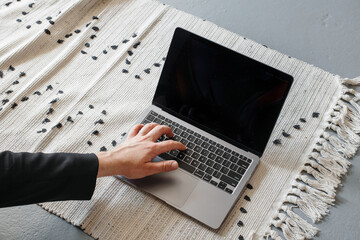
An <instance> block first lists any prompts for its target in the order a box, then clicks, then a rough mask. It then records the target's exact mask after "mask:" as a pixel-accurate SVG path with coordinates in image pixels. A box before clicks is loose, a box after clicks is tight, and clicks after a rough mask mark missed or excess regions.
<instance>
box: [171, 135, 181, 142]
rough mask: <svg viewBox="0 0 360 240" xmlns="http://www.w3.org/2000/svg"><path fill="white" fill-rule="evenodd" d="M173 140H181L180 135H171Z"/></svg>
mask: <svg viewBox="0 0 360 240" xmlns="http://www.w3.org/2000/svg"><path fill="white" fill-rule="evenodd" d="M172 139H173V140H174V141H177V142H179V141H180V140H181V137H179V136H177V135H175V136H173V138H172Z"/></svg>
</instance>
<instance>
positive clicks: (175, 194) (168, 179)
mask: <svg viewBox="0 0 360 240" xmlns="http://www.w3.org/2000/svg"><path fill="white" fill-rule="evenodd" d="M126 181H128V182H129V183H131V184H134V185H135V186H137V187H139V188H141V189H143V190H145V191H146V192H149V193H151V194H153V195H155V196H156V197H158V198H160V199H162V200H164V201H166V202H168V203H170V204H173V205H175V206H177V207H182V206H183V205H184V203H185V202H186V200H187V199H188V197H189V196H190V194H191V193H192V191H193V190H194V188H195V187H196V185H197V184H198V182H199V180H198V179H196V178H195V177H193V176H190V175H188V174H187V173H184V172H182V171H180V170H175V171H172V172H166V173H159V174H156V175H152V176H149V177H145V178H142V179H136V180H130V179H126Z"/></svg>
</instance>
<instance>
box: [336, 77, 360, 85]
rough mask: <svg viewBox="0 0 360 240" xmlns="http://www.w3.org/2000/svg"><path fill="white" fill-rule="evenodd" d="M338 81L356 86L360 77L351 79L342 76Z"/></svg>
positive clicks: (359, 81) (359, 83)
mask: <svg viewBox="0 0 360 240" xmlns="http://www.w3.org/2000/svg"><path fill="white" fill-rule="evenodd" d="M340 82H341V83H342V84H348V85H352V86H357V85H360V77H356V78H353V79H349V78H343V79H340Z"/></svg>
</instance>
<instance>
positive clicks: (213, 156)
mask: <svg viewBox="0 0 360 240" xmlns="http://www.w3.org/2000/svg"><path fill="white" fill-rule="evenodd" d="M215 157H216V155H215V154H213V153H210V154H209V155H208V158H210V159H211V160H214V159H215Z"/></svg>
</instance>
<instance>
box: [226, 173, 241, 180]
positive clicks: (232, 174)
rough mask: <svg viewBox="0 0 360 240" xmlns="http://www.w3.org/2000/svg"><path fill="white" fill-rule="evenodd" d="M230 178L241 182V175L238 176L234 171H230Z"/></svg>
mask: <svg viewBox="0 0 360 240" xmlns="http://www.w3.org/2000/svg"><path fill="white" fill-rule="evenodd" d="M228 176H229V177H232V178H233V179H235V180H237V181H240V179H241V177H242V176H241V175H239V174H237V173H236V172H234V171H230V172H229V174H228Z"/></svg>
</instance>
